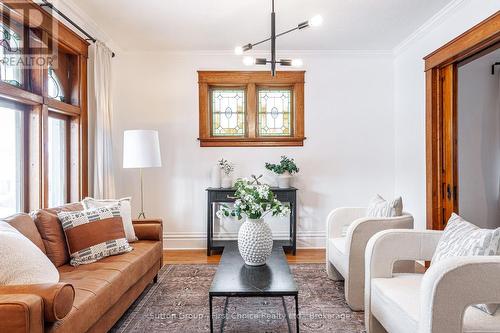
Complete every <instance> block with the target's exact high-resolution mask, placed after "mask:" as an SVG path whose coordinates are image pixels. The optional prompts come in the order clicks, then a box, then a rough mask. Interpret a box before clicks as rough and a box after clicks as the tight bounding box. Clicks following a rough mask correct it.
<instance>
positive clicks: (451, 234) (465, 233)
mask: <svg viewBox="0 0 500 333" xmlns="http://www.w3.org/2000/svg"><path fill="white" fill-rule="evenodd" d="M499 251H500V228H498V229H494V230H491V229H481V228H479V227H477V226H475V225H474V224H472V223H469V222H467V221H465V220H464V219H462V218H461V217H460V216H458V215H457V214H455V213H453V214H452V215H451V217H450V219H449V221H448V224H447V225H446V228H445V229H444V232H443V236H442V237H441V239H440V240H439V243H438V246H437V248H436V252H435V253H434V256H433V257H432V263H433V264H435V263H437V262H439V261H441V260H443V259H445V258H449V257H457V256H460V257H461V256H490V255H493V256H494V255H497V254H500V252H499ZM477 307H478V308H479V309H481V310H483V311H485V312H486V313H489V314H491V315H492V314H494V313H495V312H496V310H497V307H498V306H497V304H478V305H477Z"/></svg>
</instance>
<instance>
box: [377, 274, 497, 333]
mask: <svg viewBox="0 0 500 333" xmlns="http://www.w3.org/2000/svg"><path fill="white" fill-rule="evenodd" d="M422 278H423V274H394V277H392V278H378V279H373V280H372V290H371V293H372V294H371V306H372V313H373V315H374V316H375V317H376V318H377V320H378V321H379V322H380V323H381V324H382V325H383V326H384V327H385V329H386V330H387V331H388V332H408V333H411V332H417V331H418V321H419V317H420V302H419V300H420V285H421V282H422ZM463 327H464V329H463V332H464V333H492V332H497V333H498V332H500V314H499V313H498V312H497V314H496V315H494V316H491V315H489V314H486V313H485V312H483V311H481V310H479V309H477V308H475V307H469V308H467V310H466V311H465V314H464V324H463Z"/></svg>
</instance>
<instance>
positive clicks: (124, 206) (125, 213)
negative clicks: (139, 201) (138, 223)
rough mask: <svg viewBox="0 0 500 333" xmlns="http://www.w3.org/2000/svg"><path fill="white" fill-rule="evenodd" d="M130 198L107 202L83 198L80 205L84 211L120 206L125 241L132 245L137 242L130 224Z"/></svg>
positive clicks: (132, 226) (132, 225)
mask: <svg viewBox="0 0 500 333" xmlns="http://www.w3.org/2000/svg"><path fill="white" fill-rule="evenodd" d="M131 199H132V198H130V197H128V198H122V199H117V200H113V199H108V200H98V199H94V198H88V197H87V198H85V199H83V200H82V205H83V207H84V208H85V209H95V208H99V207H104V206H115V205H120V215H121V217H122V222H123V228H124V229H125V236H126V237H127V240H128V241H129V242H130V243H132V242H135V241H137V237H136V236H135V231H134V224H133V223H132V207H131V204H130V201H131Z"/></svg>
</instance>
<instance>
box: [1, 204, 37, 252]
mask: <svg viewBox="0 0 500 333" xmlns="http://www.w3.org/2000/svg"><path fill="white" fill-rule="evenodd" d="M2 221H5V222H7V223H8V224H10V225H11V226H13V227H14V228H16V229H17V230H19V232H20V233H22V234H23V235H24V237H26V238H28V239H29V240H30V241H32V242H33V244H35V245H36V246H38V248H39V249H40V250H42V252H43V253H46V252H45V246H44V245H43V241H42V237H41V236H40V233H39V232H38V229H37V228H36V225H35V222H34V221H33V219H32V218H31V216H30V215H29V214H25V213H21V214H16V215H12V216H9V217H7V218H4V219H2Z"/></svg>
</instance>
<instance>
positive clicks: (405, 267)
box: [326, 207, 414, 311]
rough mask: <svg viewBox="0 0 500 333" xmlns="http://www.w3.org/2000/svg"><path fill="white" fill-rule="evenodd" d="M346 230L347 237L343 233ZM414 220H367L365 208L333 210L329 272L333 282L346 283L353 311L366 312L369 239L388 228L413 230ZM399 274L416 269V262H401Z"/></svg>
mask: <svg viewBox="0 0 500 333" xmlns="http://www.w3.org/2000/svg"><path fill="white" fill-rule="evenodd" d="M346 227H347V230H346V232H345V235H343V234H342V230H343V229H345V228H346ZM412 228H413V217H412V216H411V215H410V214H408V213H403V215H402V216H399V217H389V218H373V217H366V208H361V207H344V208H337V209H334V210H333V211H332V212H331V213H330V214H329V215H328V218H327V221H326V230H327V241H326V258H327V260H326V271H327V273H328V277H329V278H330V279H332V280H337V281H339V280H344V281H345V282H344V289H345V297H346V301H347V304H348V305H349V307H350V308H351V309H352V310H355V311H361V310H363V309H364V283H365V248H366V244H367V243H368V240H369V239H370V237H372V236H373V235H375V234H376V233H377V232H379V231H382V230H386V229H412ZM397 269H398V271H411V270H414V264H413V263H409V262H406V263H400V264H398V267H397Z"/></svg>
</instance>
